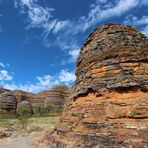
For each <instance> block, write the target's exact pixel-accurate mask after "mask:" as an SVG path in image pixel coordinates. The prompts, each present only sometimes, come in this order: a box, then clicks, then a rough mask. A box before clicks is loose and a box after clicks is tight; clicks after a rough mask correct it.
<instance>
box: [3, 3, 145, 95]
mask: <svg viewBox="0 0 148 148" xmlns="http://www.w3.org/2000/svg"><path fill="white" fill-rule="evenodd" d="M110 22H116V23H122V24H128V25H133V26H135V27H137V28H138V29H139V30H140V31H142V32H143V33H144V34H145V35H148V0H112V1H111V0H76V1H72V0H71V1H70V0H0V85H1V86H3V87H5V88H8V89H22V90H25V91H30V92H35V93H36V92H39V91H41V90H45V89H49V88H50V87H52V86H53V85H57V84H67V85H68V86H71V84H72V83H73V82H74V81H75V74H74V73H75V62H76V59H77V56H78V53H79V50H80V48H81V46H82V45H83V43H84V42H85V39H86V37H87V36H88V35H89V33H90V32H91V31H92V30H93V29H94V28H95V27H97V26H100V25H102V24H104V23H110Z"/></svg>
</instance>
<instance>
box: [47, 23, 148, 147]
mask: <svg viewBox="0 0 148 148" xmlns="http://www.w3.org/2000/svg"><path fill="white" fill-rule="evenodd" d="M76 76H77V79H76V82H75V86H74V90H73V92H72V95H71V98H72V102H71V105H69V106H68V107H67V109H66V110H65V111H64V112H63V114H62V117H61V122H60V125H59V127H58V128H57V129H55V131H54V132H53V134H52V135H50V136H49V137H48V138H49V145H50V146H51V147H56V148H93V147H95V148H121V147H122V148H146V147H148V38H147V37H146V36H144V35H143V34H142V33H140V32H139V31H138V30H137V29H135V28H133V27H131V26H123V25H118V24H108V25H104V26H102V27H99V28H97V29H95V30H94V32H93V33H91V34H90V36H89V37H88V38H87V40H86V43H85V44H84V46H83V47H82V49H81V51H80V55H79V57H78V60H77V70H76Z"/></svg>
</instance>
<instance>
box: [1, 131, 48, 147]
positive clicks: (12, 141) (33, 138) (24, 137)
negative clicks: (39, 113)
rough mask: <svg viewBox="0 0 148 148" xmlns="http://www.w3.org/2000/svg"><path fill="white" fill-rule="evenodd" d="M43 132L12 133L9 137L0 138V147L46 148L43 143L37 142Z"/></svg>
mask: <svg viewBox="0 0 148 148" xmlns="http://www.w3.org/2000/svg"><path fill="white" fill-rule="evenodd" d="M44 134H45V133H42V132H41V133H38V132H37V133H36V132H35V133H31V134H23V133H17V134H13V135H12V136H11V137H9V138H3V139H0V148H47V146H45V145H44V144H42V143H39V141H40V138H41V137H42V136H43V135H44Z"/></svg>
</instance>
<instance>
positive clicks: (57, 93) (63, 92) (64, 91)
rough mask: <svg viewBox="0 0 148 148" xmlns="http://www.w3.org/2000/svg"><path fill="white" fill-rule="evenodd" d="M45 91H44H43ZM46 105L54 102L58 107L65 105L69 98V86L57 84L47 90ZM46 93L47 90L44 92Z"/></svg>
mask: <svg viewBox="0 0 148 148" xmlns="http://www.w3.org/2000/svg"><path fill="white" fill-rule="evenodd" d="M42 93H43V92H42ZM46 93H47V94H46V99H45V102H44V105H45V106H46V105H48V104H53V105H56V106H57V107H63V106H64V104H65V102H66V101H67V99H68V94H69V92H68V88H67V86H66V85H57V86H55V87H53V88H51V89H50V90H49V91H48V92H46ZM44 94H45V92H44Z"/></svg>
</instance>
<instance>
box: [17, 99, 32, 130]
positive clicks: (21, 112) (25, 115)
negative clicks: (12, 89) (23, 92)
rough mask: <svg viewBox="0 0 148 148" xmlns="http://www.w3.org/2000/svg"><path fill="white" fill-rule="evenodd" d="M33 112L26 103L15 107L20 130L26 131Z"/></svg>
mask: <svg viewBox="0 0 148 148" xmlns="http://www.w3.org/2000/svg"><path fill="white" fill-rule="evenodd" d="M32 114H33V111H32V108H31V106H30V104H29V103H28V102H27V101H26V102H22V103H20V104H19V105H18V107H17V117H18V119H19V121H20V123H21V125H22V128H23V129H25V130H26V128H27V124H28V119H29V118H30V117H31V116H32Z"/></svg>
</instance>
